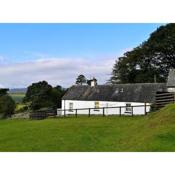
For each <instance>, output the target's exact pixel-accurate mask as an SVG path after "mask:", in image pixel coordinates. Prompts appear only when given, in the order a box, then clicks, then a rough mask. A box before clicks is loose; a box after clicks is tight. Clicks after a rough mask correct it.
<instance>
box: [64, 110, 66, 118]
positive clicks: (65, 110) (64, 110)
mask: <svg viewBox="0 0 175 175" xmlns="http://www.w3.org/2000/svg"><path fill="white" fill-rule="evenodd" d="M65 116H66V110H65V109H64V117H65Z"/></svg>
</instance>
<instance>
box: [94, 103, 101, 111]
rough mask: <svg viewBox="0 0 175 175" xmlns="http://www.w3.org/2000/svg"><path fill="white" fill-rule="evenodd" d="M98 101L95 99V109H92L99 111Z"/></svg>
mask: <svg viewBox="0 0 175 175" xmlns="http://www.w3.org/2000/svg"><path fill="white" fill-rule="evenodd" d="M99 107H100V103H99V101H95V110H94V111H99Z"/></svg>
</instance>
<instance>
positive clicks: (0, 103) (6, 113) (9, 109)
mask: <svg viewBox="0 0 175 175" xmlns="http://www.w3.org/2000/svg"><path fill="white" fill-rule="evenodd" d="M14 111H15V102H14V100H13V99H12V98H11V97H10V96H9V95H7V94H6V95H2V96H0V114H1V115H0V116H1V118H8V117H11V115H12V114H13V113H14Z"/></svg>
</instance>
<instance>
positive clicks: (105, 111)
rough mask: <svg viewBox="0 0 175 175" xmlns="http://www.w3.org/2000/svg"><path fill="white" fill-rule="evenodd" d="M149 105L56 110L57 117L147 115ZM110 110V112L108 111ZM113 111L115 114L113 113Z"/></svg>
mask: <svg viewBox="0 0 175 175" xmlns="http://www.w3.org/2000/svg"><path fill="white" fill-rule="evenodd" d="M138 108H140V109H141V110H140V111H138V110H137V111H136V110H135V109H138ZM150 108H151V105H147V104H146V103H145V104H144V105H137V106H129V107H128V106H116V107H114V106H113V107H99V108H81V109H58V110H57V115H58V116H67V115H75V116H76V117H77V116H78V115H82V114H85V115H88V116H89V117H90V116H91V115H102V116H105V115H119V116H121V115H131V116H133V115H147V113H148V112H149V111H150ZM109 109H110V110H109ZM114 109H115V110H116V112H114Z"/></svg>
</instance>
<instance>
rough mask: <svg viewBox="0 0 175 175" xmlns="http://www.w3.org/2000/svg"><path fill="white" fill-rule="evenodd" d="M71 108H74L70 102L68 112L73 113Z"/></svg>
mask: <svg viewBox="0 0 175 175" xmlns="http://www.w3.org/2000/svg"><path fill="white" fill-rule="evenodd" d="M73 106H74V103H72V102H70V103H69V112H73Z"/></svg>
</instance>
